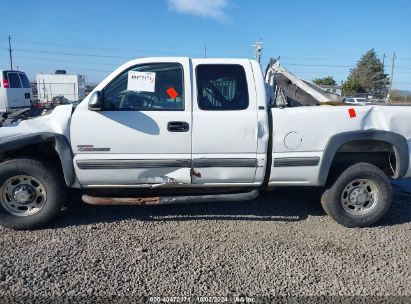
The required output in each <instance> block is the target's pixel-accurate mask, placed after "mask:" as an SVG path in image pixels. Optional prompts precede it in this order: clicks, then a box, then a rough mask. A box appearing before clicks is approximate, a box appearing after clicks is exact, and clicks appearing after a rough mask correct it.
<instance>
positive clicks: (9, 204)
mask: <svg viewBox="0 0 411 304" xmlns="http://www.w3.org/2000/svg"><path fill="white" fill-rule="evenodd" d="M0 193H1V205H2V207H3V208H4V210H6V211H7V212H9V213H10V214H12V215H15V216H29V215H33V214H36V213H37V212H39V211H40V210H41V209H42V208H43V207H44V205H45V204H46V201H47V193H46V189H45V188H44V186H43V184H42V183H40V182H39V181H38V180H37V179H35V178H34V177H32V176H28V175H18V176H13V177H11V178H9V179H8V180H6V181H5V182H4V183H3V185H2V186H1V189H0Z"/></svg>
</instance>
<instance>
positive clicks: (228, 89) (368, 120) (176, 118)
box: [0, 58, 411, 229]
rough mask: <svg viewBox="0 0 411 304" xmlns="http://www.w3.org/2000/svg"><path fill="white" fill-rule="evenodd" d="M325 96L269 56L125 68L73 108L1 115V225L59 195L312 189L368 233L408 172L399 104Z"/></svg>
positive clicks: (121, 198) (229, 196)
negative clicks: (263, 63) (264, 60)
mask: <svg viewBox="0 0 411 304" xmlns="http://www.w3.org/2000/svg"><path fill="white" fill-rule="evenodd" d="M327 94H328V93H325V92H321V90H320V89H318V88H316V87H315V86H314V85H312V84H310V83H308V82H305V81H303V80H301V79H299V78H297V77H295V76H294V75H292V74H291V73H288V72H287V71H286V70H285V69H283V68H282V67H281V66H280V65H279V64H278V63H277V62H271V63H270V65H269V66H268V68H267V70H266V73H265V75H264V74H263V72H262V70H261V68H260V65H259V64H258V63H257V62H256V61H253V60H248V59H211V58H210V59H209V58H207V59H191V58H143V59H136V60H133V61H130V62H128V63H126V64H124V65H122V66H121V67H119V68H118V69H116V70H115V71H114V72H113V73H111V74H110V75H109V76H108V77H107V78H106V79H105V80H104V81H102V82H101V83H100V84H99V85H98V86H97V87H96V88H95V90H94V91H93V92H92V93H91V94H90V95H89V96H88V97H87V98H85V99H84V100H83V101H82V102H81V103H80V104H79V105H78V106H77V107H76V108H73V107H72V106H71V105H61V106H58V107H56V108H55V109H54V110H53V111H52V112H51V113H48V114H46V115H42V116H40V117H36V118H25V119H24V118H23V119H22V118H21V116H20V117H19V115H15V114H12V115H10V116H3V119H2V121H0V124H2V126H1V127H0V161H1V163H0V200H1V204H0V223H1V224H2V225H3V226H5V227H10V228H14V229H32V228H36V227H39V226H42V225H44V224H46V223H48V222H49V221H50V220H52V219H53V218H54V217H55V216H56V215H57V214H58V213H59V211H60V210H61V208H62V206H63V204H64V203H66V198H67V196H66V194H67V191H68V189H70V188H80V189H81V190H82V192H83V196H82V199H83V201H84V202H86V203H89V204H96V205H109V204H113V205H122V204H132V205H148V204H166V203H189V202H204V201H219V202H220V201H232V200H248V199H253V198H255V197H256V196H257V195H258V192H259V191H263V190H266V189H268V188H271V187H277V186H294V187H301V186H305V187H306V186H310V187H319V188H321V189H323V190H324V192H323V196H322V199H321V203H322V205H323V207H324V210H325V211H326V212H327V214H329V215H330V216H331V217H332V218H334V219H335V220H336V221H337V222H338V223H340V224H342V225H344V226H346V227H364V226H369V225H372V224H373V223H375V222H376V221H378V220H379V219H380V218H381V217H382V216H383V215H384V214H385V213H386V211H387V209H388V208H389V206H390V203H391V201H392V188H391V184H390V179H398V178H404V177H409V176H411V169H410V148H411V120H410V117H411V107H406V106H404V107H397V106H377V105H372V106H358V107H355V106H352V105H351V106H350V105H346V104H344V103H338V102H335V100H338V98H336V97H335V96H331V94H328V95H327ZM322 101H334V102H322ZM337 104H341V105H340V106H338V105H337Z"/></svg>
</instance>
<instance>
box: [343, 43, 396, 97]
mask: <svg viewBox="0 0 411 304" xmlns="http://www.w3.org/2000/svg"><path fill="white" fill-rule="evenodd" d="M347 82H349V84H347V89H348V88H350V89H360V88H362V89H363V91H364V92H367V93H372V94H386V93H387V92H388V84H389V79H388V75H387V74H385V73H384V66H383V64H382V62H381V60H380V59H378V57H377V53H376V52H375V50H374V49H371V50H369V51H368V52H367V53H365V54H364V55H363V56H362V57H361V59H360V60H359V61H358V63H357V66H356V67H355V68H354V69H352V70H351V73H350V76H349V77H348V79H347ZM354 93H360V92H354Z"/></svg>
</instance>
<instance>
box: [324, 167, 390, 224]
mask: <svg viewBox="0 0 411 304" xmlns="http://www.w3.org/2000/svg"><path fill="white" fill-rule="evenodd" d="M391 201H392V187H391V183H390V181H389V179H388V178H387V176H386V175H385V174H384V172H383V171H381V170H380V169H379V168H377V167H376V166H374V165H371V164H368V163H359V164H355V165H353V166H351V167H349V168H347V169H346V170H345V171H344V172H343V173H342V174H341V175H340V176H339V177H338V178H337V179H336V180H335V182H334V183H333V184H332V185H331V187H330V188H328V189H327V190H326V191H325V192H324V194H323V196H322V198H321V204H322V206H323V208H324V210H325V212H326V213H327V214H328V215H330V216H331V217H332V218H333V219H334V220H335V221H337V222H338V223H340V224H341V225H343V226H345V227H350V228H351V227H366V226H370V225H372V224H374V223H376V222H377V221H378V220H380V219H381V218H382V217H383V216H384V214H385V213H386V212H387V211H388V209H389V207H390V205H391Z"/></svg>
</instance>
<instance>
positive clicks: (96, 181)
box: [70, 58, 268, 188]
mask: <svg viewBox="0 0 411 304" xmlns="http://www.w3.org/2000/svg"><path fill="white" fill-rule="evenodd" d="M93 99H95V100H96V102H97V105H94V106H90V105H89V102H88V100H85V101H84V102H82V103H81V104H80V105H79V106H78V107H77V109H76V110H75V112H74V114H73V117H72V121H71V127H70V129H71V130H70V134H71V148H72V150H73V153H74V155H75V156H74V167H75V170H76V176H77V178H78V181H79V183H80V184H81V185H82V187H85V188H95V187H147V186H153V185H158V186H167V187H181V185H186V186H193V187H196V186H197V187H198V186H201V187H211V186H224V187H227V186H256V185H261V183H262V181H263V178H264V167H265V163H266V157H267V137H268V127H267V126H268V122H267V107H266V104H267V102H266V93H265V88H264V81H263V75H262V72H261V68H260V66H259V65H258V63H257V62H255V61H250V60H247V59H241V60H239V59H232V60H227V59H224V60H223V59H192V60H190V59H189V58H150V59H149V60H147V59H138V60H134V61H132V62H129V63H127V64H126V65H123V66H122V67H120V68H119V69H118V70H116V71H115V72H113V74H111V75H110V76H109V77H108V78H107V79H106V80H104V81H103V82H102V83H101V84H100V85H98V86H97V88H96V89H95V91H94V92H93V93H92V94H91V96H90V99H89V100H93ZM108 138H110V140H107V139H108Z"/></svg>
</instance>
